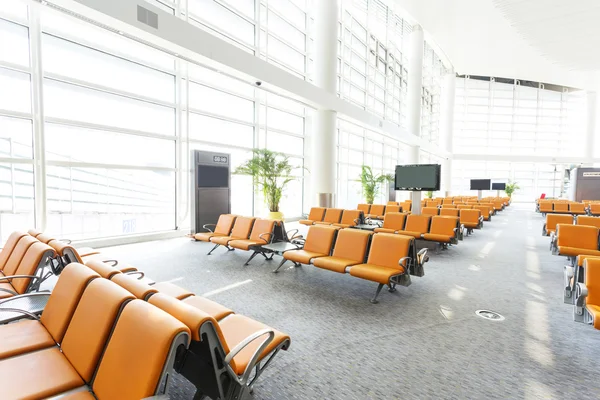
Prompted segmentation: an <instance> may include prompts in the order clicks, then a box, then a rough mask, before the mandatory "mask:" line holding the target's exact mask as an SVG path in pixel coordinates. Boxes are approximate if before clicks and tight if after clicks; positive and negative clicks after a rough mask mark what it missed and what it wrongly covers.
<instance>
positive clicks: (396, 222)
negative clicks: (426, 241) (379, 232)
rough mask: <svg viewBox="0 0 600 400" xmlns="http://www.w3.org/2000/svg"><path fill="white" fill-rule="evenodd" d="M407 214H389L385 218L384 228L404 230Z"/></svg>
mask: <svg viewBox="0 0 600 400" xmlns="http://www.w3.org/2000/svg"><path fill="white" fill-rule="evenodd" d="M406 216H407V214H405V213H387V214H385V217H384V218H383V228H386V229H393V230H395V231H399V230H401V229H402V228H404V222H405V221H406Z"/></svg>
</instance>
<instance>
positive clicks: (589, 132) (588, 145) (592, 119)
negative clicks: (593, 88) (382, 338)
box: [583, 92, 598, 165]
mask: <svg viewBox="0 0 600 400" xmlns="http://www.w3.org/2000/svg"><path fill="white" fill-rule="evenodd" d="M597 98H598V96H597V93H596V92H587V124H586V129H585V147H584V149H585V150H584V151H585V153H584V154H583V156H584V157H585V158H586V159H587V160H590V161H588V162H589V164H590V165H591V164H592V162H591V160H592V158H594V146H595V144H594V137H595V135H596V128H597V117H596V113H597V112H598V100H597ZM586 163H587V162H586Z"/></svg>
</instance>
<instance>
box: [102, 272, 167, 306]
mask: <svg viewBox="0 0 600 400" xmlns="http://www.w3.org/2000/svg"><path fill="white" fill-rule="evenodd" d="M111 281H112V282H114V283H116V284H117V285H119V286H121V287H122V288H124V289H125V290H127V291H129V293H133V295H134V296H135V297H137V298H138V299H140V300H146V299H148V297H150V296H152V295H153V294H154V293H158V290H156V289H155V288H153V287H152V286H150V285H148V284H146V283H144V282H142V281H140V280H139V279H136V278H134V277H133V276H131V275H127V274H116V275H114V276H113V277H112V279H111Z"/></svg>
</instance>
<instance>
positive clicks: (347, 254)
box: [333, 229, 371, 263]
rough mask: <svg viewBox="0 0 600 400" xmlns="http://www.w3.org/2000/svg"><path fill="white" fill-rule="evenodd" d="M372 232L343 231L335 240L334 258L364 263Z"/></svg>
mask: <svg viewBox="0 0 600 400" xmlns="http://www.w3.org/2000/svg"><path fill="white" fill-rule="evenodd" d="M370 238H371V232H368V231H362V230H358V229H342V230H340V231H339V232H338V235H337V239H336V240H335V248H334V249H333V256H334V257H339V258H344V259H347V260H352V261H355V262H358V263H362V262H364V260H365V256H366V255H367V247H368V246H369V239H370Z"/></svg>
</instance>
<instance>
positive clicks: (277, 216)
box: [267, 211, 283, 221]
mask: <svg viewBox="0 0 600 400" xmlns="http://www.w3.org/2000/svg"><path fill="white" fill-rule="evenodd" d="M267 218H269V219H274V220H280V221H282V220H283V213H282V212H279V211H270V212H269V216H268V217H267Z"/></svg>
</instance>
